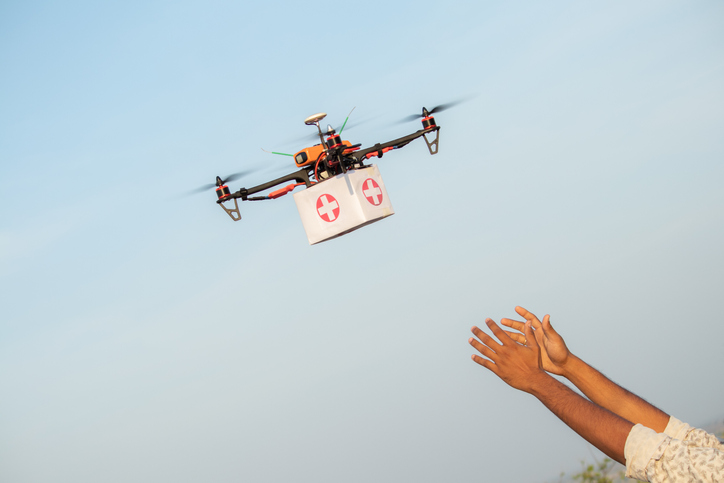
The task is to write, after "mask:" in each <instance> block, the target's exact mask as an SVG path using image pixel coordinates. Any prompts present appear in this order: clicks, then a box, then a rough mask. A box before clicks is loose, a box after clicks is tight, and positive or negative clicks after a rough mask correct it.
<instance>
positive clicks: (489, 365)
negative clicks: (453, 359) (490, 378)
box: [471, 355, 498, 374]
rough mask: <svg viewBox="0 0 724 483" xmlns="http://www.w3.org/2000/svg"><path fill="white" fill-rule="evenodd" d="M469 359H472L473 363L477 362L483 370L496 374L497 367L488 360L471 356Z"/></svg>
mask: <svg viewBox="0 0 724 483" xmlns="http://www.w3.org/2000/svg"><path fill="white" fill-rule="evenodd" d="M471 358H472V359H473V361H475V362H477V363H478V364H480V365H481V366H483V367H484V368H486V369H489V370H491V371H492V372H494V373H496V374H497V372H496V370H497V369H498V366H496V365H495V363H494V362H492V361H489V360H488V359H483V358H482V357H480V356H476V355H473V356H472V357H471Z"/></svg>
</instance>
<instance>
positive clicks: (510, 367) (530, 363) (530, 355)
mask: <svg viewBox="0 0 724 483" xmlns="http://www.w3.org/2000/svg"><path fill="white" fill-rule="evenodd" d="M485 323H486V324H487V325H488V328H489V329H490V330H491V331H492V332H493V334H494V335H495V336H496V337H497V338H498V339H499V340H500V343H498V342H497V341H496V340H495V339H493V338H492V337H490V336H489V335H488V334H486V333H485V332H483V331H482V330H480V329H479V328H477V327H473V328H472V329H471V330H472V332H473V334H475V336H476V337H477V338H478V339H479V340H478V339H475V338H474V337H471V338H470V339H468V342H469V343H470V345H471V346H473V347H474V348H475V349H477V351H478V352H480V353H481V354H482V355H483V356H485V357H480V356H479V355H473V356H472V359H473V361H475V362H477V363H478V364H480V365H481V366H483V367H485V368H486V369H489V370H490V371H492V372H493V373H494V374H495V375H496V376H498V377H499V378H501V379H502V380H503V381H505V382H506V383H507V384H508V385H509V386H511V387H514V388H516V389H519V390H521V391H525V392H528V393H531V392H533V390H534V388H535V386H536V384H537V383H538V382H540V381H541V380H542V378H549V377H550V376H549V375H548V374H546V373H545V371H544V370H543V369H542V368H541V360H540V356H541V352H540V348H539V347H538V343H537V342H536V339H535V334H534V331H533V328H532V327H531V325H530V323H526V324H523V325H524V327H523V331H524V334H525V336H527V345H525V344H519V343H518V342H516V341H515V340H513V339H511V338H510V337H509V336H508V333H506V331H504V330H503V329H501V328H500V327H498V325H497V324H496V323H495V322H493V321H492V320H491V319H486V321H485ZM486 358H487V359H486Z"/></svg>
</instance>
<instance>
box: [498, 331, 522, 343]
mask: <svg viewBox="0 0 724 483" xmlns="http://www.w3.org/2000/svg"><path fill="white" fill-rule="evenodd" d="M503 332H505V333H506V334H508V337H510V338H511V339H513V340H514V341H516V342H517V343H518V344H524V345H525V334H521V333H519V332H510V331H507V330H504V331H503Z"/></svg>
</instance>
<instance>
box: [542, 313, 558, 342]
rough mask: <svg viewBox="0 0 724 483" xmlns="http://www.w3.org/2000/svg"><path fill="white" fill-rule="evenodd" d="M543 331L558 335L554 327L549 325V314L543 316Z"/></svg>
mask: <svg viewBox="0 0 724 483" xmlns="http://www.w3.org/2000/svg"><path fill="white" fill-rule="evenodd" d="M543 331H544V332H547V333H549V334H551V335H556V336H558V332H556V329H554V328H553V326H552V325H551V316H550V315H548V314H546V315H545V317H543ZM558 337H560V336H558Z"/></svg>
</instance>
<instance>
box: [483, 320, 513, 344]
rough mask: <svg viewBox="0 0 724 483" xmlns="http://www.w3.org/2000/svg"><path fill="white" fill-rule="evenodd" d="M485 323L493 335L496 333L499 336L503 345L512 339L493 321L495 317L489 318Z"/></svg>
mask: <svg viewBox="0 0 724 483" xmlns="http://www.w3.org/2000/svg"><path fill="white" fill-rule="evenodd" d="M485 324H486V325H487V326H488V328H489V329H490V331H491V332H492V333H493V335H495V337H497V338H498V340H500V342H501V343H502V344H503V345H505V343H506V342H508V341H510V340H511V339H510V337H508V335H507V334H506V333H505V331H504V330H503V329H501V328H500V327H498V324H496V323H495V322H493V319H487V320H486V321H485ZM483 342H485V341H483Z"/></svg>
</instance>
